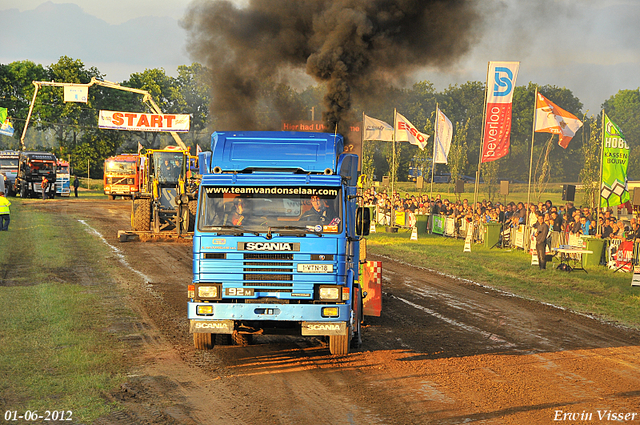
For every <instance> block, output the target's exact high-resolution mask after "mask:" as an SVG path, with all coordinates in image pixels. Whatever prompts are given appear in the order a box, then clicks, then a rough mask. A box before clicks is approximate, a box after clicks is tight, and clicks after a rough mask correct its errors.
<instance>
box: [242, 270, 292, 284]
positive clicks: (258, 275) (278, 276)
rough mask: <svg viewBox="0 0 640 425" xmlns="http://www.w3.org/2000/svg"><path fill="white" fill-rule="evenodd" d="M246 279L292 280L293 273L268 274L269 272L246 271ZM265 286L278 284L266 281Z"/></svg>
mask: <svg viewBox="0 0 640 425" xmlns="http://www.w3.org/2000/svg"><path fill="white" fill-rule="evenodd" d="M244 280H248V281H262V280H271V281H273V280H277V281H291V280H293V275H290V274H267V273H255V274H253V273H251V274H249V273H245V274H244ZM265 286H277V285H275V284H271V283H266V284H265Z"/></svg>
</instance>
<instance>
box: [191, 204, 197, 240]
mask: <svg viewBox="0 0 640 425" xmlns="http://www.w3.org/2000/svg"><path fill="white" fill-rule="evenodd" d="M197 212H198V201H195V200H194V201H189V231H190V232H193V229H194V228H195V224H196V213H197Z"/></svg>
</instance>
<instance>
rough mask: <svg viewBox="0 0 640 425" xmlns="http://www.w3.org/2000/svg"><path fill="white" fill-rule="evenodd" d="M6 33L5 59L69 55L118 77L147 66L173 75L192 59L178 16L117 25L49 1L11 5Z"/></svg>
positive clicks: (51, 59)
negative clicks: (27, 5)
mask: <svg viewBox="0 0 640 425" xmlns="http://www.w3.org/2000/svg"><path fill="white" fill-rule="evenodd" d="M2 32H3V40H2V49H1V53H0V62H2V63H10V62H13V61H18V60H31V61H33V62H36V63H40V64H42V65H44V66H47V65H50V64H52V63H55V62H57V61H58V59H59V58H60V57H61V56H69V57H71V58H73V59H79V60H81V61H82V62H83V63H84V64H85V66H86V67H87V68H88V67H91V66H95V67H97V68H98V69H99V70H100V71H101V72H102V73H105V74H107V79H110V80H113V81H123V80H125V79H128V78H129V75H130V74H131V73H133V72H142V71H144V70H145V69H146V68H164V69H165V71H166V72H167V73H168V74H170V75H171V74H172V73H174V72H175V70H176V69H177V67H178V66H179V65H184V64H189V63H190V62H189V59H188V56H187V54H186V49H185V45H184V43H185V41H184V39H185V37H184V35H185V32H184V30H183V29H181V28H180V26H179V25H178V21H177V20H176V19H172V18H158V17H140V18H135V19H131V20H129V21H127V22H124V23H122V24H119V25H111V24H108V23H107V22H105V21H103V20H102V19H99V18H97V17H95V16H91V15H89V14H87V13H85V12H84V11H83V10H82V9H81V8H80V7H79V6H78V5H75V4H70V3H66V4H54V3H51V2H47V3H44V4H42V5H40V6H39V7H37V8H36V9H34V10H29V11H24V12H20V11H19V10H18V9H9V10H5V11H4V12H3V28H2Z"/></svg>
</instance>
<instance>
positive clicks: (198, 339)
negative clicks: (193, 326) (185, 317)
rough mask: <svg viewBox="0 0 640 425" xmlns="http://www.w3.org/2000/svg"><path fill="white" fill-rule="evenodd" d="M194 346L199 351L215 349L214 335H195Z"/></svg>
mask: <svg viewBox="0 0 640 425" xmlns="http://www.w3.org/2000/svg"><path fill="white" fill-rule="evenodd" d="M193 345H194V346H195V347H196V349H198V350H211V349H212V348H213V345H214V343H213V334H202V333H194V334H193Z"/></svg>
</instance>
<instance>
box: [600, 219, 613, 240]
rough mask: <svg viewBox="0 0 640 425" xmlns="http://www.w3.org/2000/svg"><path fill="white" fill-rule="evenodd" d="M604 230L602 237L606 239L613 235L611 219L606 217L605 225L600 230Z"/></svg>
mask: <svg viewBox="0 0 640 425" xmlns="http://www.w3.org/2000/svg"><path fill="white" fill-rule="evenodd" d="M600 231H601V232H602V239H606V238H608V237H611V233H612V232H613V228H612V227H611V220H610V219H608V218H605V219H604V226H602V229H601V230H600Z"/></svg>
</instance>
